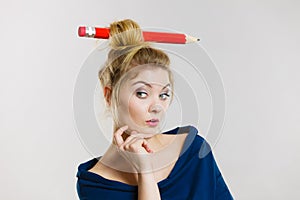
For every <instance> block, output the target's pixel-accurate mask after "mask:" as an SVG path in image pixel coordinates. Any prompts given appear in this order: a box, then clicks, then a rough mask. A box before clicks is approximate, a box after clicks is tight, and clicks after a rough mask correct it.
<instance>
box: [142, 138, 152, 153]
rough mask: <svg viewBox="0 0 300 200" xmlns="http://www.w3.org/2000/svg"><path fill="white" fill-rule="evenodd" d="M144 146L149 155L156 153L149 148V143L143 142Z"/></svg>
mask: <svg viewBox="0 0 300 200" xmlns="http://www.w3.org/2000/svg"><path fill="white" fill-rule="evenodd" d="M142 146H143V147H144V148H145V150H146V151H147V152H148V153H154V151H153V150H152V149H151V148H150V147H149V145H148V142H147V141H146V140H144V141H143V143H142Z"/></svg>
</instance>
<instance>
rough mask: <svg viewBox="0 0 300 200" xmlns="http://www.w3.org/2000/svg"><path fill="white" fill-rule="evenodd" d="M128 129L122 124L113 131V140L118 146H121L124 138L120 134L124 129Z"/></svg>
mask: <svg viewBox="0 0 300 200" xmlns="http://www.w3.org/2000/svg"><path fill="white" fill-rule="evenodd" d="M127 129H128V126H127V125H125V126H122V127H121V128H119V129H118V130H117V131H116V132H115V133H114V140H115V142H116V143H117V145H118V146H121V145H122V144H123V143H124V140H123V138H122V134H123V132H124V131H126V130H127Z"/></svg>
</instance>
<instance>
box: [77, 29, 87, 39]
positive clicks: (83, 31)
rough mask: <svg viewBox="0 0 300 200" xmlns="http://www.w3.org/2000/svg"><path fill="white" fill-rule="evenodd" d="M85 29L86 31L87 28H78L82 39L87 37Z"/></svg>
mask: <svg viewBox="0 0 300 200" xmlns="http://www.w3.org/2000/svg"><path fill="white" fill-rule="evenodd" d="M85 29H86V28H85V27H84V26H80V27H79V28H78V35H79V36H80V37H83V36H85V34H86V31H85Z"/></svg>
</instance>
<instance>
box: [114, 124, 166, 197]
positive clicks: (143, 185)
mask: <svg viewBox="0 0 300 200" xmlns="http://www.w3.org/2000/svg"><path fill="white" fill-rule="evenodd" d="M127 128H128V126H123V127H121V128H120V129H119V130H117V131H116V132H115V134H114V142H115V143H116V144H117V146H118V147H119V148H120V150H121V151H119V153H120V154H121V155H122V156H123V157H124V158H125V159H127V160H128V161H130V162H131V164H132V166H133V167H134V168H135V170H136V171H137V173H138V199H139V200H160V199H161V198H160V192H159V189H158V185H157V182H156V180H155V177H154V173H153V171H152V163H151V159H149V156H148V155H149V153H153V151H152V150H151V149H150V148H149V146H148V142H147V141H146V140H145V139H144V138H141V137H137V135H134V134H133V135H130V136H129V137H127V138H126V139H125V141H124V140H123V138H122V136H121V135H122V134H123V132H124V131H125V130H126V129H127ZM149 170H150V171H149Z"/></svg>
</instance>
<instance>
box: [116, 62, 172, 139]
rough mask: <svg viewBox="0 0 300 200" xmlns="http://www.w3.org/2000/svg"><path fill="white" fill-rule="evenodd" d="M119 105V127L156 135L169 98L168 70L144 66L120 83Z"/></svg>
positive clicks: (129, 130)
mask: <svg viewBox="0 0 300 200" xmlns="http://www.w3.org/2000/svg"><path fill="white" fill-rule="evenodd" d="M119 95H120V96H119V100H120V102H119V103H120V104H119V106H118V108H117V109H118V114H119V121H120V124H121V126H123V125H128V127H129V128H128V131H127V133H130V132H131V131H133V130H135V131H137V132H138V133H146V134H149V137H151V134H157V133H160V131H161V130H160V126H161V124H162V122H163V118H164V115H165V112H166V110H167V108H168V106H169V104H170V100H171V95H172V93H171V83H170V80H169V75H168V72H167V71H166V70H164V69H161V68H159V67H156V68H155V67H150V68H149V67H146V68H144V69H142V70H139V71H138V73H137V76H135V77H134V78H133V79H128V80H127V81H126V82H125V83H123V84H122V85H121V86H120V93H119Z"/></svg>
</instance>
